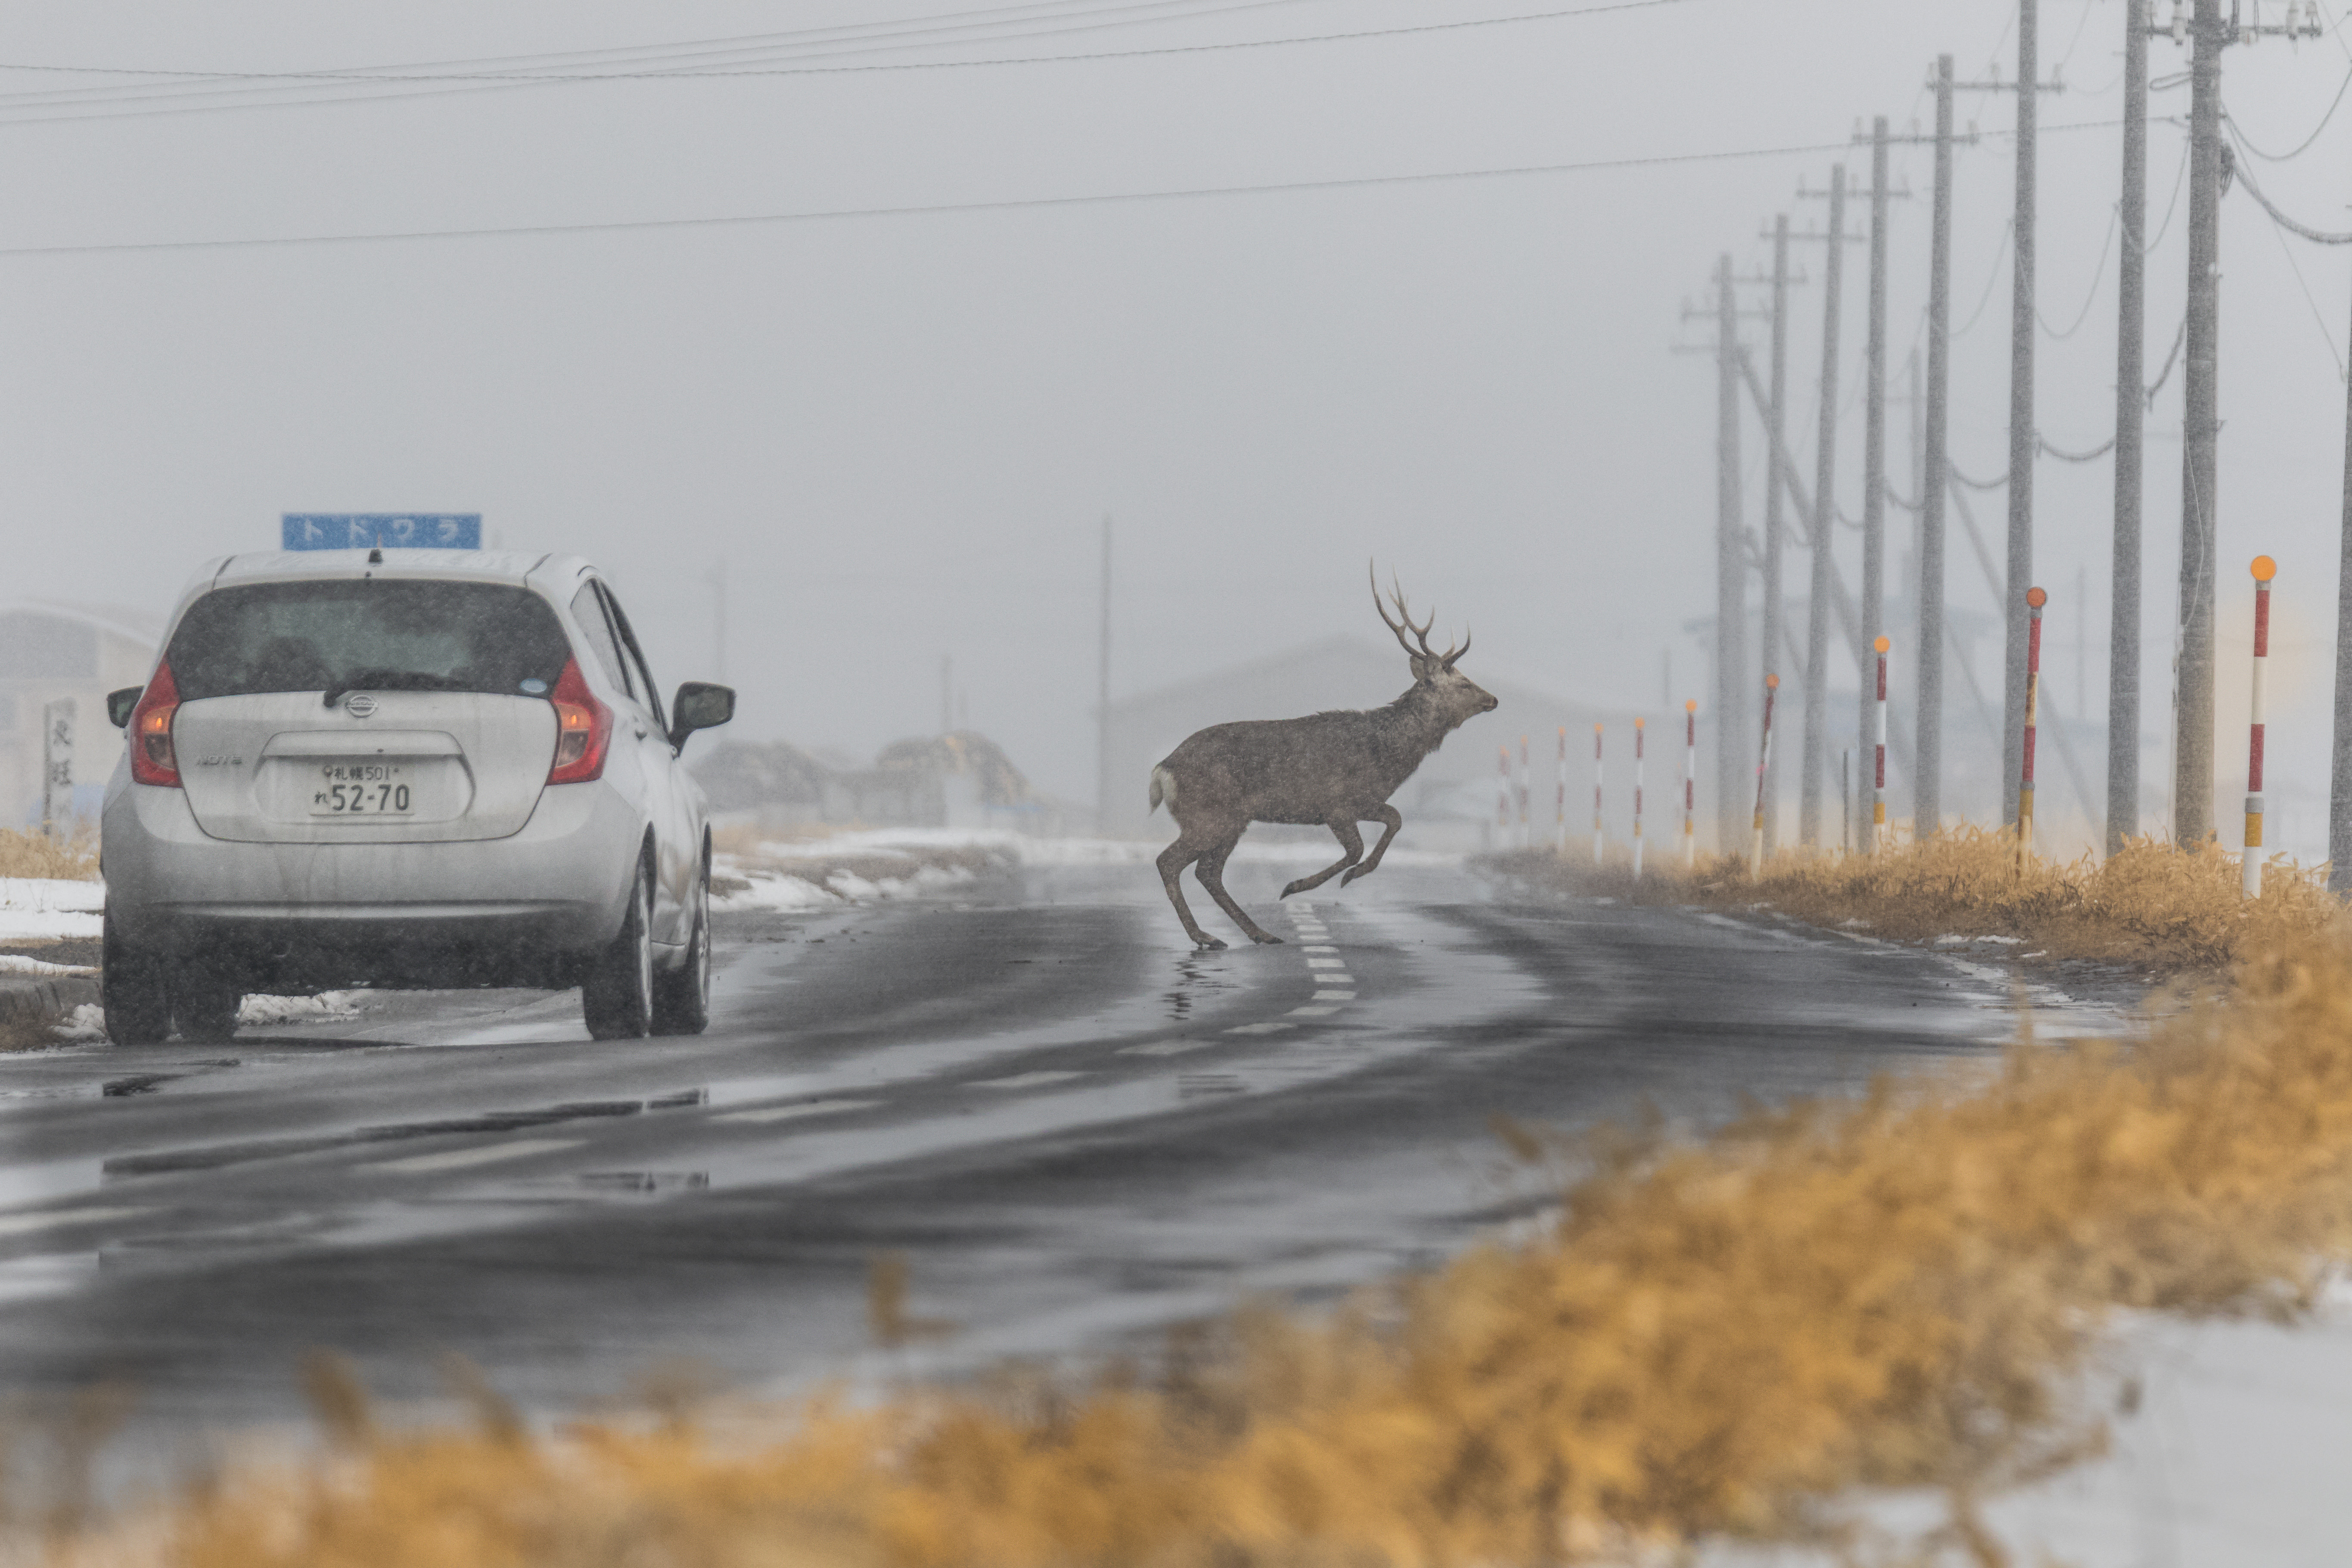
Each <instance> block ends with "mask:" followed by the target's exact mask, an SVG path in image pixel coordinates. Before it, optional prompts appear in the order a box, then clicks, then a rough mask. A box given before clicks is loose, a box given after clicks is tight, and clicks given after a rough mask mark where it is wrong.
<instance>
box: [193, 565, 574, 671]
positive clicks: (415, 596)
mask: <svg viewBox="0 0 2352 1568" xmlns="http://www.w3.org/2000/svg"><path fill="white" fill-rule="evenodd" d="M571 654H572V648H571V645H570V644H569V643H568V642H566V641H565V639H564V636H563V627H562V623H560V622H559V621H557V620H556V618H555V611H554V610H553V609H552V608H551V606H550V605H548V603H547V601H546V600H544V599H542V598H541V597H540V596H539V595H537V594H534V593H532V592H531V591H530V589H528V588H520V587H512V586H509V585H506V584H497V583H438V582H414V581H410V582H402V581H397V580H394V581H386V580H385V579H383V578H380V577H378V578H365V579H359V580H352V579H348V578H346V579H341V580H336V581H331V582H321V583H258V584H253V585H252V586H250V587H242V588H222V589H218V590H216V591H215V592H213V593H210V594H207V595H205V596H204V597H203V598H201V599H198V600H197V601H196V602H195V603H194V604H193V605H189V606H188V613H187V615H186V616H184V617H183V618H182V619H181V621H180V627H179V630H178V631H176V632H174V633H173V635H172V647H171V650H170V651H169V652H168V653H167V654H166V655H165V656H164V657H165V658H166V660H167V661H168V662H169V663H170V665H171V667H172V679H173V682H174V683H175V684H176V685H177V687H178V689H179V693H180V697H181V699H182V700H184V701H194V700H198V699H201V698H206V697H234V696H238V695H241V694H243V693H246V692H256V691H319V692H323V693H325V694H326V696H327V697H328V698H329V699H330V700H332V699H334V698H336V697H337V696H339V695H340V694H341V692H345V691H385V690H426V691H495V692H503V693H508V694H512V695H520V696H533V697H536V696H541V695H543V694H545V693H546V692H547V691H548V690H549V689H551V688H552V687H553V686H554V684H555V681H556V678H557V677H558V676H560V675H562V673H563V662H564V660H565V659H567V658H570V657H571Z"/></svg>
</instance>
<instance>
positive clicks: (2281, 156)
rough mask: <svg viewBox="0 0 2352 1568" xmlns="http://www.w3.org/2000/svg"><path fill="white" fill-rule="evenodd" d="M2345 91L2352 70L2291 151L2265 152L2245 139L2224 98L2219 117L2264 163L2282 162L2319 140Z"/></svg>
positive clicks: (2349, 86)
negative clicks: (2308, 131) (2308, 133)
mask: <svg viewBox="0 0 2352 1568" xmlns="http://www.w3.org/2000/svg"><path fill="white" fill-rule="evenodd" d="M2347 91H2352V71H2347V72H2345V73H2344V80H2343V82H2342V83H2341V84H2340V85H2339V86H2337V88H2336V96H2335V97H2334V98H2333V99H2330V100H2328V104H2327V112H2326V113H2325V114H2323V115H2321V116H2320V117H2319V123H2318V124H2316V125H2315V126H2313V127H2312V128H2311V134H2310V135H2308V136H2306V137H2305V138H2304V139H2303V140H2302V141H2301V142H2297V143H2296V144H2295V149H2294V152H2292V153H2265V152H2263V150H2262V149H2261V148H2259V147H2257V146H2255V145H2254V144H2253V142H2251V141H2249V140H2248V139H2247V137H2246V128H2245V127H2244V126H2242V125H2241V124H2239V123H2238V117H2237V116H2236V115H2234V114H2232V113H2231V112H2230V105H2229V102H2228V100H2223V102H2222V104H2221V118H2222V119H2224V120H2226V121H2229V122H2230V134H2231V136H2232V137H2234V138H2235V139H2236V141H2237V143H2238V145H2239V146H2240V147H2242V148H2243V149H2245V150H2246V151H2247V152H2249V153H2252V154H2253V155H2254V156H2255V157H2257V158H2260V159H2261V160H2262V161H2263V163H2287V162H2289V161H2290V160H2292V159H2295V158H2300V157H2302V156H2303V155H2304V154H2305V153H2308V152H2310V151H2311V144H2312V143H2313V142H2316V141H2318V140H2319V133H2320V132H2323V131H2325V130H2326V129H2327V122H2328V121H2331V120H2333V119H2335V118H2336V110H2338V109H2340V108H2342V107H2343V105H2344V95H2345V93H2346V92H2347Z"/></svg>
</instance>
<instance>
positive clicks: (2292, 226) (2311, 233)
mask: <svg viewBox="0 0 2352 1568" xmlns="http://www.w3.org/2000/svg"><path fill="white" fill-rule="evenodd" d="M2222 123H2223V124H2224V125H2227V126H2229V132H2230V140H2231V142H2233V143H2234V142H2237V140H2238V129H2237V127H2236V126H2234V125H2229V122H2228V121H2223V122H2222ZM2237 183H2238V184H2241V185H2243V186H2244V187H2245V188H2246V195H2250V196H2252V197H2253V198H2254V200H2255V202H2256V203H2258V204H2259V205H2261V207H2262V209H2263V211H2264V212H2266V213H2268V214H2270V215H2271V221H2272V222H2273V223H2275V224H2277V225H2278V226H2280V227H2281V228H2284V229H2286V230H2288V231H2290V232H2292V233H2294V234H2298V235H2301V236H2302V237H2304V238H2305V239H2307V240H2309V241H2311V242H2312V243H2313V244H2314V245H2352V234H2330V233H2328V232H2327V231H2326V230H2324V229H2316V228H2313V227H2312V226H2310V225H2308V224H2303V223H2297V222H2296V221H2295V220H2294V219H2293V218H2291V217H2289V216H2287V215H2286V214H2285V213H2284V212H2282V211H2280V210H2279V207H2278V205H2277V204H2276V203H2275V202H2273V201H2272V200H2271V199H2270V197H2268V196H2266V195H2263V188H2262V186H2261V185H2259V184H2255V182H2254V177H2253V171H2252V170H2251V169H2249V168H2247V167H2246V165H2245V163H2243V162H2242V161H2241V162H2240V163H2239V164H2238V166H2237Z"/></svg>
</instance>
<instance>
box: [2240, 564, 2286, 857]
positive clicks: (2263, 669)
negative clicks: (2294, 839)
mask: <svg viewBox="0 0 2352 1568" xmlns="http://www.w3.org/2000/svg"><path fill="white" fill-rule="evenodd" d="M2253 574H2254V693H2253V698H2254V700H2253V704H2252V707H2251V708H2250V709H2249V710H2248V715H2249V718H2250V721H2251V722H2250V723H2249V725H2248V734H2247V737H2246V853H2245V858H2243V859H2242V860H2241V861H2240V862H2239V867H2238V888H2239V890H2240V891H2242V892H2243V893H2244V894H2245V895H2246V897H2248V898H2250V899H2259V898H2261V897H2262V896H2263V686H2264V685H2266V684H2267V679H2266V677H2267V674H2268V671H2269V669H2270V663H2271V579H2272V578H2273V577H2275V576H2277V575H2278V563H2277V562H2275V561H2273V560H2272V559H2271V558H2270V557H2269V556H2267V555H2257V556H2255V557H2254V564H2253Z"/></svg>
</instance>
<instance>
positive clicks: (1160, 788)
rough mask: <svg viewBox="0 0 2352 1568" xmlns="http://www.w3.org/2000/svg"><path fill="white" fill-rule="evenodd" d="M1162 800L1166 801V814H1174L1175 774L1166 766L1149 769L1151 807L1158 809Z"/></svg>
mask: <svg viewBox="0 0 2352 1568" xmlns="http://www.w3.org/2000/svg"><path fill="white" fill-rule="evenodd" d="M1163 801H1164V802H1166V803H1167V805H1168V814H1169V815H1170V816H1174V815H1175V814H1176V775H1175V774H1174V773H1170V772H1169V771H1168V770H1167V769H1166V768H1154V769H1152V770H1151V809H1152V810H1153V811H1158V810H1159V809H1160V803H1161V802H1163Z"/></svg>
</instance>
